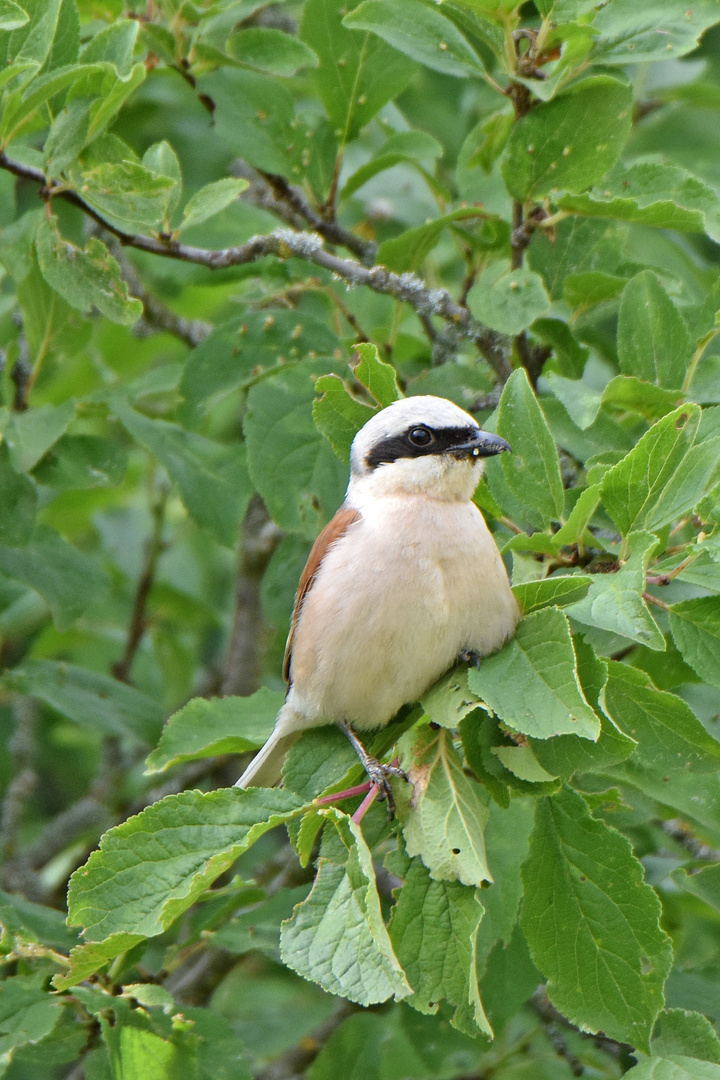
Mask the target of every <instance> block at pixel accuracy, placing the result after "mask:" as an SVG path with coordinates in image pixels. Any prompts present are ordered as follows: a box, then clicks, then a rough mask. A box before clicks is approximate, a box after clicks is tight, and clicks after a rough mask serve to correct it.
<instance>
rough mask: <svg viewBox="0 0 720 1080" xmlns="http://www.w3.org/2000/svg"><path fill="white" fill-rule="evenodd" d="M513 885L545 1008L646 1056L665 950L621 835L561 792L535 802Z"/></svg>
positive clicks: (667, 957) (652, 905) (647, 891)
mask: <svg viewBox="0 0 720 1080" xmlns="http://www.w3.org/2000/svg"><path fill="white" fill-rule="evenodd" d="M523 883H524V887H525V895H524V900H523V912H522V923H523V929H524V931H525V936H526V937H527V940H528V944H529V946H530V952H531V955H532V958H533V961H534V962H535V964H536V965H537V967H538V968H539V969H540V971H541V972H542V973H543V975H545V976H546V978H547V979H548V987H547V989H548V994H549V996H550V999H551V1001H552V1002H553V1004H554V1005H555V1006H556V1007H557V1008H558V1009H559V1010H560V1011H561V1012H562V1014H563V1016H565V1017H567V1019H568V1020H569V1021H570V1022H571V1023H572V1024H575V1025H576V1026H577V1027H579V1028H580V1029H581V1030H584V1031H598V1030H602V1031H604V1032H605V1033H606V1034H607V1035H609V1036H610V1037H611V1038H614V1039H619V1040H620V1041H623V1042H629V1043H631V1045H633V1046H637V1047H639V1048H640V1049H643V1050H645V1051H646V1052H647V1051H648V1050H649V1040H650V1034H651V1032H652V1028H653V1024H654V1022H655V1019H656V1017H657V1015H658V1013H659V1012H660V1010H661V1008H662V1005H663V983H664V981H665V978H666V976H667V974H668V972H669V970H670V966H671V963H672V949H671V945H670V941H669V939H668V938H667V936H666V935H665V933H664V932H663V931H662V930H661V929H660V926H659V922H658V920H659V916H660V911H661V909H660V901H659V900H658V898H657V896H656V894H655V893H654V891H653V890H652V889H651V888H650V887H649V886H648V885H645V884H644V882H643V869H642V865H641V864H640V863H639V862H638V861H637V859H636V858H635V857H634V855H633V854H632V849H631V847H630V843H629V841H628V840H627V839H626V838H625V837H624V836H623V835H622V834H621V833H618V832H616V831H615V830H614V829H610V828H608V826H607V825H604V824H603V823H602V822H600V821H595V820H594V819H593V818H592V816H591V815H590V811H589V810H588V807H587V805H586V803H585V802H584V801H583V799H582V798H581V797H580V796H579V795H578V794H576V793H575V792H573V791H571V790H570V789H569V788H565V789H564V790H563V791H562V792H560V793H559V794H558V795H556V796H554V797H552V798H548V799H541V800H539V801H538V807H537V816H536V825H535V831H534V833H533V836H532V840H531V846H530V858H529V860H528V862H527V863H526V864H525V867H524V870H523ZM588 971H592V973H593V974H592V977H591V978H588V976H587V973H588Z"/></svg>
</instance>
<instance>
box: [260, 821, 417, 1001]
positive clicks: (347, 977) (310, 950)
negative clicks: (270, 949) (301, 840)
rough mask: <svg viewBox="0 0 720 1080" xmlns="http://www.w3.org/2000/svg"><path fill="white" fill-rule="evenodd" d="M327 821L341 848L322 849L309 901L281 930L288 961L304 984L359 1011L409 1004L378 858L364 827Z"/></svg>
mask: <svg viewBox="0 0 720 1080" xmlns="http://www.w3.org/2000/svg"><path fill="white" fill-rule="evenodd" d="M322 814H323V816H324V817H326V818H327V819H328V822H329V823H330V824H331V825H332V826H333V827H334V830H335V834H336V841H337V842H336V843H335V844H332V845H331V844H327V843H326V845H324V848H325V850H324V852H321V855H320V860H319V863H318V872H317V877H316V878H315V883H314V885H313V888H312V891H311V893H310V895H309V896H308V898H307V900H304V901H303V902H302V903H301V904H298V906H297V907H296V908H295V911H294V913H293V916H292V918H291V919H290V921H289V922H286V923H283V926H282V930H281V934H280V952H281V955H282V958H283V961H284V963H285V964H287V966H288V967H290V968H292V969H293V971H297V973H298V974H299V975H302V976H303V978H305V979H309V980H310V981H312V982H317V983H319V984H320V986H322V987H323V989H324V990H328V991H329V992H330V993H335V994H341V995H342V996H343V997H346V998H349V999H350V1001H356V1002H357V1003H358V1004H360V1005H373V1004H376V1003H378V1002H381V1001H387V999H388V998H390V997H395V998H396V1000H400V999H401V998H404V997H407V996H408V995H409V994H410V993H412V991H411V988H410V986H409V985H408V981H407V979H406V978H405V975H404V973H403V970H402V968H401V967H400V964H399V963H398V961H397V958H396V956H395V954H394V952H393V949H392V944H391V942H390V938H389V937H388V933H387V930H386V929H385V923H384V922H383V918H382V911H381V909H380V898H379V896H378V893H377V886H376V884H375V872H374V870H373V865H372V855H371V853H370V849H369V848H368V847H367V844H366V843H365V840H364V838H363V834H362V831H361V829H360V826H359V825H356V824H355V822H354V821H352V819H351V818H349V817H347V816H346V815H345V814H342V813H341V812H340V811H339V810H335V809H327V810H324V811H322Z"/></svg>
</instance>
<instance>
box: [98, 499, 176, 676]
mask: <svg viewBox="0 0 720 1080" xmlns="http://www.w3.org/2000/svg"><path fill="white" fill-rule="evenodd" d="M167 498H168V489H167V487H163V488H162V489H161V491H160V494H159V496H158V499H157V501H156V502H155V505H154V506H153V508H152V515H153V523H154V524H153V531H152V535H151V537H150V539H149V541H148V543H147V547H146V551H145V562H144V565H143V569H142V573H141V574H140V577H139V579H138V583H137V588H136V590H135V598H134V600H133V608H132V615H131V616H130V626H129V627H128V636H127V641H126V643H125V652H124V653H123V656H122V659H121V660H118V661H117V662H116V663H114V664H113V665H112V668H111V670H112V673H113V675H114V676H115V678H116V679H119V680H120V682H128V681H129V679H130V668H131V667H132V662H133V660H134V659H135V653H136V652H137V650H138V648H139V645H140V642H141V641H142V638H143V634H144V633H145V631H146V629H147V625H148V620H147V602H148V597H149V595H150V590H151V589H152V587H153V582H154V581H155V571H156V570H157V563H158V559H159V558H160V555H161V553H162V551H163V550H164V544H163V538H162V533H163V526H164V524H165V507H166V505H167Z"/></svg>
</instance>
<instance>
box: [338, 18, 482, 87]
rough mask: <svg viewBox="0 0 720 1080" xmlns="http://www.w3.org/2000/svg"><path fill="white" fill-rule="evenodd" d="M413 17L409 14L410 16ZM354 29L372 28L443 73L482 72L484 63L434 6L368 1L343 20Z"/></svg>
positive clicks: (426, 64)
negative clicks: (409, 5) (411, 6)
mask: <svg viewBox="0 0 720 1080" xmlns="http://www.w3.org/2000/svg"><path fill="white" fill-rule="evenodd" d="M409 16H410V17H409ZM343 26H349V27H350V28H351V29H353V30H371V31H372V32H373V33H374V34H377V35H378V36H379V37H381V38H383V40H384V41H387V43H388V44H389V45H393V46H394V47H395V48H396V49H399V50H400V51H401V52H404V53H406V54H407V55H408V56H410V57H412V59H413V60H417V61H418V62H419V63H421V64H425V66H426V67H429V68H432V69H433V70H434V71H441V72H442V73H443V74H444V75H457V76H459V77H460V78H465V77H467V76H468V75H482V74H483V65H482V62H481V60H480V58H479V57H478V55H477V53H476V52H474V50H473V49H471V47H470V45H469V44H468V42H467V39H466V38H465V37H463V35H462V34H461V33H460V31H459V30H458V29H457V27H456V26H455V24H454V23H452V22H451V21H450V19H446V18H445V16H444V15H441V14H440V12H439V11H437V10H436V9H435V8H432V7H429V6H427V5H425V4H423V3H419V2H415V3H414V5H413V8H412V15H410V12H409V10H408V7H407V4H406V3H403V0H365V2H364V3H362V4H360V7H358V8H355V10H354V11H353V12H352V13H351V14H350V15H346V16H345V18H344V19H343Z"/></svg>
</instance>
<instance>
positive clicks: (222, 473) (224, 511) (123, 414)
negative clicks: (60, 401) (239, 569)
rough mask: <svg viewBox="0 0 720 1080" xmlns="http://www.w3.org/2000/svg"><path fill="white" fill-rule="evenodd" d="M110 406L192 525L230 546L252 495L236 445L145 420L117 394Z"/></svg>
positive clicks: (243, 458) (245, 469) (243, 457)
mask: <svg viewBox="0 0 720 1080" xmlns="http://www.w3.org/2000/svg"><path fill="white" fill-rule="evenodd" d="M110 407H111V409H112V411H113V412H114V413H115V415H116V416H117V418H118V420H120V421H121V423H122V424H123V426H124V427H125V428H127V430H128V431H129V432H130V434H131V435H132V436H133V438H135V439H137V441H138V442H139V443H141V445H142V446H145V447H146V448H147V449H148V450H149V451H150V453H151V454H153V455H154V456H155V457H156V458H157V459H158V461H159V462H160V463H161V464H162V465H164V466H165V468H166V469H167V471H168V473H169V474H170V477H171V478H172V479H173V480H174V481H175V483H176V484H177V485H178V487H179V489H180V494H181V495H182V500H183V502H184V503H185V506H186V508H187V511H188V513H189V514H190V515H191V517H193V518H194V519H195V521H196V522H197V523H198V525H200V526H202V528H205V529H207V530H208V531H209V532H210V533H212V534H213V536H214V537H215V538H216V539H217V540H219V542H220V543H221V544H226V545H227V546H228V547H233V546H234V545H235V542H236V540H237V533H238V527H239V525H240V521H241V518H242V515H243V513H244V512H245V509H246V507H247V504H248V502H249V500H250V496H251V495H252V489H251V486H250V480H249V477H248V473H247V466H246V464H245V455H244V453H243V448H242V446H237V445H235V446H223V445H222V444H221V443H216V442H212V441H211V440H210V439H206V438H205V437H204V436H203V435H198V434H196V433H195V432H192V431H186V430H185V429H184V428H182V427H180V426H179V425H178V424H170V423H168V421H167V420H151V419H150V418H149V417H147V416H143V414H142V413H140V412H137V410H135V409H133V408H131V407H130V405H128V403H127V401H126V400H125V399H124V398H122V397H121V396H120V395H119V394H114V395H112V396H111V398H110Z"/></svg>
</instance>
